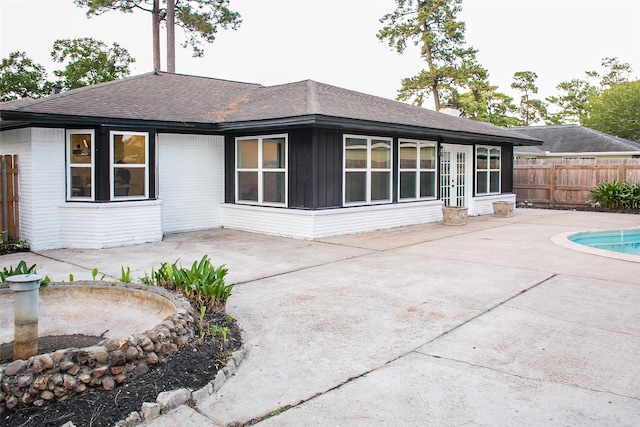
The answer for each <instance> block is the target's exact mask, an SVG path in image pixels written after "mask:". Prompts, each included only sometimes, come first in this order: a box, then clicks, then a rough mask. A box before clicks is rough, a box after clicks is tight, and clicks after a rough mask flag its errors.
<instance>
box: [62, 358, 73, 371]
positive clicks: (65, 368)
mask: <svg viewBox="0 0 640 427" xmlns="http://www.w3.org/2000/svg"><path fill="white" fill-rule="evenodd" d="M73 366H75V363H73V362H71V361H70V360H67V361H65V362H60V365H59V367H60V370H61V371H62V372H67V371H68V370H69V369H71V368H72V367H73Z"/></svg>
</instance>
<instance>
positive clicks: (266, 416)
mask: <svg viewBox="0 0 640 427" xmlns="http://www.w3.org/2000/svg"><path fill="white" fill-rule="evenodd" d="M555 276H556V275H555V274H552V275H551V276H549V277H547V278H545V279H544V280H541V281H539V282H538V283H534V284H533V285H531V286H530V287H528V288H525V289H524V290H522V291H520V292H518V293H517V294H515V295H512V296H510V297H509V298H507V299H505V300H503V301H501V302H499V303H497V304H495V305H493V306H491V307H489V308H488V309H486V310H484V311H481V312H480V313H478V314H476V315H475V316H473V317H471V318H470V319H467V320H466V321H464V322H463V323H461V324H459V325H457V326H455V327H454V328H452V329H449V330H448V331H445V332H443V333H441V334H440V335H438V336H436V337H434V338H432V339H430V340H428V341H426V342H425V343H422V344H420V345H418V346H417V347H415V348H414V349H413V350H409V351H407V352H406V353H403V354H401V355H399V356H396V357H394V358H392V359H390V360H387V361H386V362H384V363H383V364H382V365H379V366H377V367H374V368H371V369H369V370H367V371H365V372H362V373H360V374H357V375H354V376H352V377H349V378H347V379H346V380H344V381H342V382H340V383H338V384H336V385H335V386H333V387H330V388H328V389H326V390H324V391H319V392H317V393H315V394H313V395H311V396H309V397H308V398H306V399H301V400H299V401H298V402H297V403H294V404H290V405H286V406H284V407H281V408H276V409H274V410H272V411H269V412H267V413H266V414H264V415H262V416H259V417H254V418H253V419H251V420H249V421H247V422H245V423H242V424H239V426H241V427H245V426H252V425H254V424H257V423H259V422H262V421H264V420H266V419H269V418H271V417H272V416H274V415H277V414H281V413H284V412H286V411H288V410H289V409H292V408H296V407H297V406H300V405H302V404H304V403H307V402H309V401H311V400H313V399H315V398H317V397H320V396H322V395H325V394H327V393H329V392H331V391H334V390H337V389H339V388H341V387H342V386H344V385H346V384H348V383H350V382H351V381H354V380H357V379H359V378H362V377H365V376H367V375H369V374H370V373H372V372H375V371H378V370H380V369H382V368H384V367H386V366H389V365H390V364H391V363H393V362H395V361H397V360H400V359H402V358H403V357H406V356H407V355H409V354H411V353H417V354H420V355H422V356H428V357H435V358H437V356H432V355H428V354H424V353H421V352H419V351H418V349H419V348H421V347H424V346H425V345H427V344H430V343H432V342H434V341H436V340H438V339H440V338H442V337H444V336H446V335H448V334H449V333H451V332H453V331H455V330H457V329H458V328H460V327H462V326H464V325H466V324H467V323H469V322H472V321H473V320H475V319H477V318H478V317H480V316H483V315H485V314H487V313H489V312H491V311H493V310H495V309H496V308H498V307H500V306H502V305H504V304H505V303H507V302H509V301H511V300H513V299H514V298H517V297H518V296H520V295H522V294H524V293H527V292H528V291H529V290H531V289H533V288H535V287H537V286H540V285H541V284H543V283H545V282H547V281H549V280H551V279H553V278H554V277H555ZM276 412H277V414H275V413H276Z"/></svg>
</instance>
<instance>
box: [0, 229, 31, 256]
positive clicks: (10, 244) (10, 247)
mask: <svg viewBox="0 0 640 427" xmlns="http://www.w3.org/2000/svg"><path fill="white" fill-rule="evenodd" d="M5 234H7V230H4V231H0V251H2V252H3V253H6V252H24V251H27V250H29V243H27V241H26V240H14V239H11V238H9V239H7V241H6V242H5V241H4V235H5Z"/></svg>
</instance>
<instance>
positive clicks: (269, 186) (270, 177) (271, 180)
mask: <svg viewBox="0 0 640 427" xmlns="http://www.w3.org/2000/svg"><path fill="white" fill-rule="evenodd" d="M262 186H263V194H262V201H263V202H265V203H284V189H285V182H284V172H264V173H263V175H262Z"/></svg>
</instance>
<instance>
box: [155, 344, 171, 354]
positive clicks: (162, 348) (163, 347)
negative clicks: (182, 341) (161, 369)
mask: <svg viewBox="0 0 640 427" xmlns="http://www.w3.org/2000/svg"><path fill="white" fill-rule="evenodd" d="M170 351H171V345H170V344H169V343H167V342H163V343H162V344H160V348H158V351H157V353H159V354H161V355H163V356H164V355H166V354H169V352H170Z"/></svg>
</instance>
